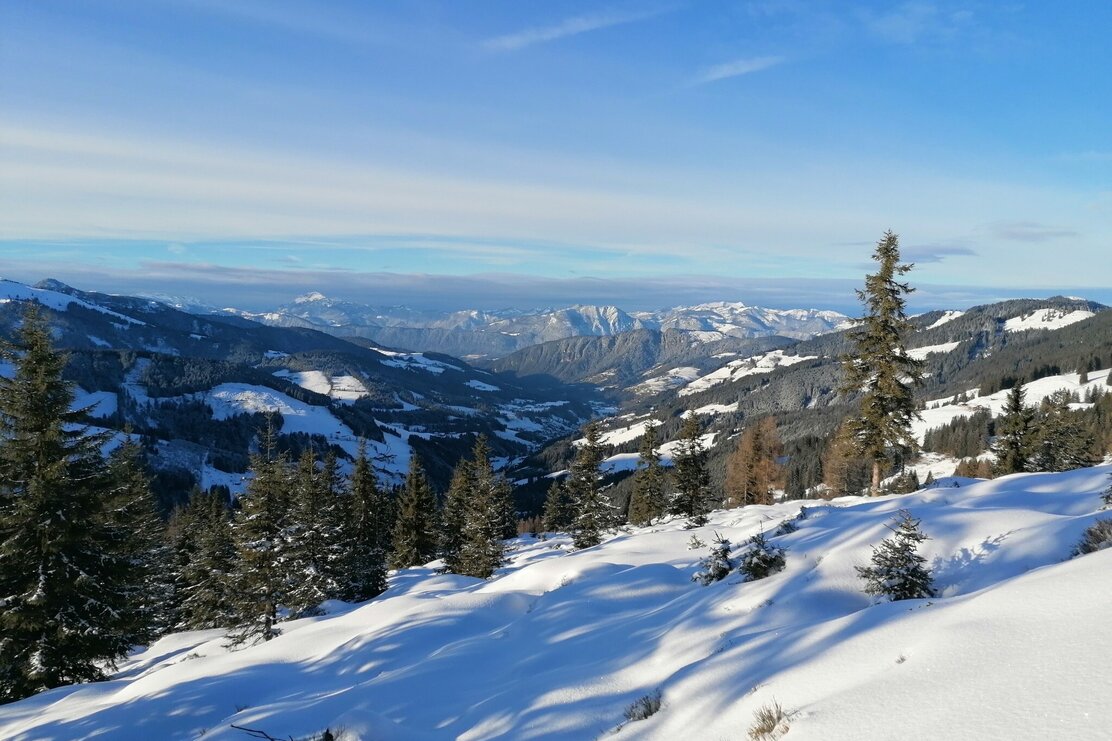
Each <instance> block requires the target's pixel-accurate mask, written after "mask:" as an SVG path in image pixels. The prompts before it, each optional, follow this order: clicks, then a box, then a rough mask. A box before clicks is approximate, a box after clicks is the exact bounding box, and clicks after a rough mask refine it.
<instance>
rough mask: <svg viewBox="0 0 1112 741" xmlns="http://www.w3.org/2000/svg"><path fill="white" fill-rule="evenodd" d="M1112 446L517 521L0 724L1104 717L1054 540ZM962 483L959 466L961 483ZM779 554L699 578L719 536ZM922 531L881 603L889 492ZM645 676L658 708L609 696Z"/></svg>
mask: <svg viewBox="0 0 1112 741" xmlns="http://www.w3.org/2000/svg"><path fill="white" fill-rule="evenodd" d="M1110 475H1112V467H1109V466H1104V467H1098V468H1093V469H1081V470H1077V471H1072V472H1069V473H1061V474H1024V475H1017V476H1010V477H1006V478H1001V479H997V480H994V481H987V482H975V481H972V480H961V481H958V480H945V481H942V482H939V485H937V486H936V487H934V488H930V489H927V490H923V491H920V492H917V493H915V494H911V495H906V496H888V497H881V498H877V499H863V498H857V497H849V498H843V499H837V500H834V501H832V502H821V501H815V502H806V503H801V502H788V503H783V504H777V505H773V506H769V507H759V506H755V507H748V508H745V509H740V510H728V511H719V512H715V513H714V514H713V515H712V516H711V519H710V522H709V523H708V524H707V525H706V526H705V527H700V528H696V529H694V530H685V529H684V528H683V523H682V522H678V521H673V522H668V523H665V524H662V525H659V526H655V527H649V528H641V529H631V530H628V531H624V532H621V533H618V534H615V535H614V536H613V537H611V538H609V539H608V540H606V541H605V542H604V543H602V544H601V545H599V546H597V547H594V548H590V549H586V550H583V551H578V552H573V551H571V549H570V544H569V541H568V539H567V538H566V537H565V536H562V535H555V536H552V537H549V538H547V539H543V540H540V539H533V538H529V537H525V538H522V539H519V540H517V541H513V543H512V548H513V550H512V552H511V554H510V555H511V558H510V562H509V564H508V565H507V566H506V567H504V568H503V569H501V570H500V571H499V572H498V574H497V575H496V577H495V578H494V579H492V580H490V581H485V582H484V581H479V580H476V579H470V578H465V577H459V576H449V575H439V574H437V573H436V571H435V567H436V564H435V563H434V564H430V565H429V566H428V567H425V568H416V569H408V570H405V571H402V572H400V573H397V574H395V575H393V576H392V577H391V580H390V588H389V589H388V591H387V592H386V593H385V594H383V595H382V596H380V597H379V598H377V599H375V600H373V601H371V602H369V603H365V604H361V605H354V606H349V605H343V604H334V605H332V606H331V608H332V609H331V612H330V614H329V615H327V616H325V617H321V618H313V619H306V620H301V621H297V622H291V623H287V624H285V625H284V634H283V635H282V636H280V637H278V638H277V639H275V640H273V641H271V642H270V643H267V644H264V645H259V646H254V647H251V648H247V649H244V650H241V651H237V652H228V651H227V650H226V649H224V648H223V647H222V641H221V638H220V635H219V634H218V633H216V632H211V631H210V632H194V633H181V634H175V635H171V636H168V637H166V638H164V639H162V640H161V641H159V642H158V643H156V644H155V645H153V646H151V647H150V648H149V649H147V650H145V651H143V652H141V653H138V654H136V655H135V656H134V657H132V658H131V659H130V660H129V661H128V662H127V663H126V664H125V665H124V666H122V667H121V669H120V672H119V673H118V674H117V675H116V676H115V677H114V678H113V679H112V680H110V681H107V682H102V683H97V684H90V685H79V686H74V687H64V688H60V689H56V690H52V691H49V692H46V693H43V694H41V695H38V696H36V697H32V698H29V699H26V700H23V701H21V702H18V703H14V704H10V705H7V706H3V707H0V738H4V739H11V740H12V741H30V740H32V739H34V740H35V741H40V740H41V741H46V740H48V739H56V740H61V739H76V738H103V739H137V740H139V739H143V740H146V739H198V738H201V739H206V740H207V739H221V740H232V739H245V738H247V736H246V734H245V733H243V732H242V731H239V730H236V729H234V728H232V724H235V725H237V726H243V727H247V728H255V729H262V730H265V731H266V732H268V733H270V734H271V735H273V736H276V737H281V738H286V737H289V736H292V737H293V738H295V739H300V738H306V737H309V736H310V735H311V734H315V733H320V732H321V731H323V730H324V729H325V728H326V727H327V728H330V729H332V730H333V731H334V732H335V731H342V735H341V736H340V738H347V739H376V740H379V739H386V740H389V739H407V740H408V739H455V738H461V739H540V738H545V739H549V738H552V739H576V740H577V741H578V740H581V739H592V738H604V737H611V736H613V737H615V738H619V739H621V738H638V739H666V740H668V741H675V740H676V739H746V738H748V729H749V728H750V726H751V725H752V723H753V719H754V715H755V713H756V712H757V711H758V710H759V709H760V708H762V707H764V706H766V705H768V704H769V703H771V702H773V701H776V702H778V703H780V704H781V705H782V706H783V708H784V710H785V711H786V712H787V713H788V714H789V718H788V720H787V723H788V725H789V730H788V732H787V734H786V738H788V739H799V740H803V739H821V740H822V741H837V740H838V739H854V740H856V739H901V741H912V740H914V739H924V740H925V739H932V740H933V739H939V738H955V739H957V738H960V739H1001V740H1004V739H1007V740H1009V741H1010V740H1013V739H1059V738H1061V739H1096V738H1107V737H1108V729H1109V728H1112V706H1110V705H1109V704H1108V702H1107V690H1108V687H1109V686H1112V643H1110V642H1109V640H1108V630H1109V624H1110V616H1112V586H1110V582H1109V575H1110V573H1112V549H1106V550H1104V551H1101V552H1098V553H1094V554H1091V555H1086V556H1082V557H1079V558H1074V559H1070V558H1069V556H1070V552H1071V549H1072V548H1073V546H1074V544H1075V543H1077V541H1078V540H1079V539H1080V537H1081V534H1082V532H1083V531H1084V530H1085V528H1086V527H1088V526H1089V525H1091V524H1092V523H1093V521H1094V520H1095V519H1097V518H1098V517H1102V516H1104V517H1108V516H1112V513H1109V512H1104V513H1102V512H1100V508H1101V506H1102V501H1101V492H1102V491H1104V490H1105V489H1106V488H1107V487H1108V485H1109V483H1110ZM955 483H956V484H960V486H954V485H953V484H955ZM801 504H805V505H806V507H807V510H806V516H805V517H803V518H802V519H799V520H797V522H796V525H797V526H798V529H797V530H796V531H795V532H793V533H790V534H787V535H781V536H774V537H772V540H773V541H774V542H776V543H778V544H779V545H781V546H783V547H785V548H786V549H787V568H786V569H785V570H784V571H783V572H781V573H779V574H776V575H773V576H772V577H770V578H768V579H765V580H763V581H758V582H752V583H744V582H742V581H741V578H740V577H739V576H738V575H737V574H736V573H735V574H731V575H730V576H729V577H727V578H726V579H725V580H723V581H721V582H717V583H715V584H712V585H711V586H707V587H703V586H700V585H698V584H696V583H694V582H692V581H691V577H692V574H693V573H695V571H696V570H697V568H698V561H699V559H700V558H701V557H702V556H704V555H705V554H706V552H707V548H706V547H698V548H695V549H691V548H689V541H690V540H691V538H692V536H696V537H698V538H699V539H701V540H702V541H703V542H705V543H707V544H709V543H710V542H711V540H712V539H713V538H714V536H715V534H716V533H717V534H721V535H722V536H724V537H727V538H729V539H730V540H731V541H732V542H733V543H734V544H735V545H740V544H741V543H742V542H743V541H744V540H745V539H746V538H748V537H750V536H751V535H753V534H755V533H757V532H759V531H762V530H763V531H764V532H765V533H766V534H769V533H771V532H773V531H774V530H775V529H776V527H777V526H778V525H779V523H781V522H783V521H784V520H787V519H790V518H794V517H796V516H797V515H798V513H799V511H800V506H801ZM905 508H906V509H908V510H910V512H911V513H912V514H913V515H914V516H915V517H917V518H921V520H922V528H923V530H924V531H925V532H926V533H927V534H928V535H929V536H930V538H931V540H929V541H927V543H926V544H925V546H924V548H923V549H922V553H923V555H924V556H926V558H927V559H928V564H929V565H930V566H931V567H932V568H933V570H934V574H935V585H936V587H937V590H938V593H939V595H940V596H939V597H938V598H936V599H929V600H913V601H907V602H900V603H884V604H876V603H875V602H874V600H873V599H871V598H870V597H868V596H867V595H865V594H864V593H862V591H861V582H860V579H859V578H858V577H857V575H856V573H855V571H854V567H855V566H856V565H862V564H865V563H867V561H868V559H869V556H870V553H871V551H870V546H871V545H873V544H876V543H879V542H880V541H881V540H882V539H883V538H884V537H885V536H886V535H887V534H888V531H887V530H886V529H885V523H887V522H889V521H890V520H891V519H892V517H893V516H894V515H895V514H896V513H897V512H898V511H899V510H900V509H905ZM657 691H659V692H660V696H661V701H662V702H661V707H660V709H659V711H658V712H656V713H655V714H654V715H652V716H651V717H649V718H648V719H646V720H640V721H635V722H628V721H626V719H625V716H624V712H625V709H626V708H627V707H628V706H629V705H630V704H631V703H633V702H635V701H636V700H638V699H639V698H642V697H645V696H647V695H652V694H653V693H655V692H657Z"/></svg>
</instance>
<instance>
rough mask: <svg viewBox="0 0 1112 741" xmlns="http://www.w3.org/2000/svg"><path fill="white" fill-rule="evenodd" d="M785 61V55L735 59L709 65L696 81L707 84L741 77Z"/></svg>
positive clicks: (697, 83) (696, 82)
mask: <svg viewBox="0 0 1112 741" xmlns="http://www.w3.org/2000/svg"><path fill="white" fill-rule="evenodd" d="M784 61H785V59H784V57H777V56H769V57H745V58H743V59H735V60H733V61H732V62H725V63H723V64H716V65H714V66H713V67H708V68H707V69H705V70H703V71H702V72H701V73H700V74H699V75H698V76H697V77H696V78H695V80H694V82H695V84H696V85H705V84H706V83H708V82H715V81H717V80H726V79H728V78H730V77H740V76H741V75H748V74H750V73H752V72H760V71H761V70H764V69H768V68H770V67H775V66H776V65H778V64H783V63H784Z"/></svg>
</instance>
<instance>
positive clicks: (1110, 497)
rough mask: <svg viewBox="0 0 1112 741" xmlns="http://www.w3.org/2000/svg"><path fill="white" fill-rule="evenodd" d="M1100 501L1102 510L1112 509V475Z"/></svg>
mask: <svg viewBox="0 0 1112 741" xmlns="http://www.w3.org/2000/svg"><path fill="white" fill-rule="evenodd" d="M1108 377H1109V378H1112V373H1109V374H1108ZM1100 501H1101V502H1103V503H1104V507H1103V508H1102V509H1108V508H1110V507H1112V474H1109V475H1108V488H1107V489H1105V490H1104V493H1103V494H1101V496H1100Z"/></svg>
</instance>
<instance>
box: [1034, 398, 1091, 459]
mask: <svg viewBox="0 0 1112 741" xmlns="http://www.w3.org/2000/svg"><path fill="white" fill-rule="evenodd" d="M1070 398H1071V397H1070V395H1069V393H1068V392H1066V391H1057V392H1055V393H1053V394H1051V395H1050V397H1049V398H1047V399H1046V400H1045V401H1044V402H1043V408H1042V410H1041V414H1040V415H1039V418H1038V424H1037V425H1036V427H1035V432H1034V442H1033V445H1032V454H1031V462H1030V467H1031V469H1032V470H1034V471H1072V470H1073V469H1075V468H1084V467H1086V466H1093V465H1096V464H1097V463H1098V462H1099V460H1100V457H1099V456H1098V455H1096V454H1095V451H1094V447H1095V445H1096V440H1095V438H1094V436H1093V435H1092V434H1091V433H1090V432H1089V431H1088V430H1087V429H1085V426H1084V425H1083V424H1082V422H1081V420H1080V419H1079V418H1078V415H1077V414H1076V413H1074V412H1073V411H1072V410H1071V409H1070V406H1069V405H1070Z"/></svg>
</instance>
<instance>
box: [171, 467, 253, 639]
mask: <svg viewBox="0 0 1112 741" xmlns="http://www.w3.org/2000/svg"><path fill="white" fill-rule="evenodd" d="M172 524H173V526H174V530H175V531H176V532H177V533H178V536H177V538H176V539H175V542H176V545H177V547H176V550H177V554H178V555H177V556H176V561H177V562H178V563H179V564H180V565H179V566H178V585H177V590H178V594H180V595H181V597H180V600H181V606H180V608H179V611H180V620H179V623H178V625H177V627H178V629H185V630H202V629H210V628H228V627H231V626H233V625H234V624H235V622H236V620H237V617H238V613H237V610H236V604H235V598H234V597H235V594H236V593H237V592H238V586H237V585H236V584H235V583H234V582H233V579H234V578H235V572H236V566H237V562H238V556H237V553H236V543H235V539H234V537H233V534H232V521H231V512H230V511H229V509H228V506H227V504H226V503H225V501H224V498H223V497H222V496H220V495H217V494H215V493H212V492H209V493H204V492H202V491H201V490H200V489H197V490H196V491H195V492H194V493H193V496H192V497H191V498H190V500H189V503H188V504H187V505H186V506H185V507H184V508H182V509H181V510H179V512H178V513H177V516H176V517H175V518H174V521H173V523H172Z"/></svg>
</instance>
